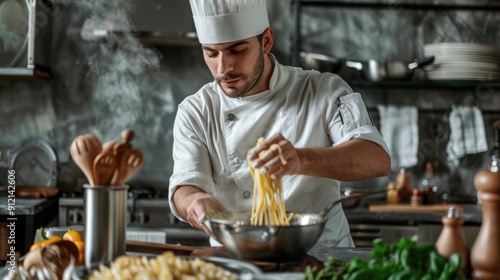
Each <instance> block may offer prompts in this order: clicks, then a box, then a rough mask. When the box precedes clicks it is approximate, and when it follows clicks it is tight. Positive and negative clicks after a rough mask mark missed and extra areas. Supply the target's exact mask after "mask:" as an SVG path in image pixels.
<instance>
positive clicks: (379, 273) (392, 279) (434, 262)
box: [304, 237, 466, 280]
mask: <svg viewBox="0 0 500 280" xmlns="http://www.w3.org/2000/svg"><path fill="white" fill-rule="evenodd" d="M462 262H463V260H462V256H461V255H459V254H454V255H452V256H451V257H450V258H449V259H446V258H445V257H443V256H441V255H440V254H439V253H438V252H437V251H436V247H435V246H434V244H417V242H416V241H415V240H413V239H410V238H406V237H403V238H401V239H399V240H398V241H396V242H395V244H387V243H385V242H384V241H383V240H381V239H376V240H374V241H373V251H372V253H371V255H370V259H369V260H368V261H365V260H363V259H360V258H357V257H355V258H353V259H351V261H349V262H346V263H345V262H342V261H340V260H338V259H335V258H333V257H329V258H328V260H327V262H326V263H325V266H324V267H323V268H322V269H320V270H318V269H317V268H316V267H313V268H311V267H307V268H306V273H305V274H304V280H326V279H328V280H330V279H332V280H357V279H370V280H379V279H380V280H386V279H387V280H399V279H405V280H412V279H415V280H430V279H439V280H449V279H456V280H462V279H466V278H465V276H464V275H463V274H462V273H461V272H460V268H461V266H462Z"/></svg>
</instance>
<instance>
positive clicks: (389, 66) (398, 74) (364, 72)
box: [345, 56, 435, 82]
mask: <svg viewBox="0 0 500 280" xmlns="http://www.w3.org/2000/svg"><path fill="white" fill-rule="evenodd" d="M434 60H435V58H434V56H431V57H423V58H419V59H416V60H415V61H413V62H407V61H379V60H375V59H369V60H366V61H351V60H348V61H346V62H345V64H346V66H347V67H349V68H352V69H356V70H358V71H359V73H361V76H362V77H363V78H364V79H366V80H368V81H372V82H379V81H387V80H411V79H412V78H413V75H414V73H415V69H417V68H419V67H422V66H425V65H428V64H431V63H433V62H434Z"/></svg>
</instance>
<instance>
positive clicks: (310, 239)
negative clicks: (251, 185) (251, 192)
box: [200, 190, 385, 261]
mask: <svg viewBox="0 0 500 280" xmlns="http://www.w3.org/2000/svg"><path fill="white" fill-rule="evenodd" d="M382 192H385V190H383V191H366V192H365V193H360V194H358V195H352V196H349V197H344V198H342V199H339V200H336V201H334V202H332V203H331V204H330V205H329V206H328V207H327V208H325V209H324V210H323V211H321V213H319V214H309V213H294V214H293V218H292V220H291V221H290V226H252V225H250V216H251V213H250V211H225V212H213V213H207V214H206V215H204V216H202V217H201V219H200V220H201V221H202V222H204V223H205V224H206V225H207V226H208V227H209V228H210V229H211V231H212V232H213V234H214V237H215V239H216V240H217V241H218V242H219V243H221V244H222V245H224V247H225V248H226V249H227V250H228V251H229V252H231V253H233V254H234V255H236V256H237V257H238V258H241V259H249V260H266V261H269V260H272V261H289V260H298V259H301V258H303V257H304V256H305V255H306V254H307V251H309V250H310V249H311V248H312V247H313V246H314V245H315V244H316V243H317V242H318V240H319V238H320V237H321V234H322V233H323V230H324V228H325V224H326V221H327V216H328V213H329V212H330V211H331V209H332V208H333V207H334V206H335V205H337V204H338V203H342V202H344V201H347V200H351V199H356V198H359V197H362V196H367V195H371V194H376V193H382Z"/></svg>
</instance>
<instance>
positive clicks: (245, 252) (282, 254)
mask: <svg viewBox="0 0 500 280" xmlns="http://www.w3.org/2000/svg"><path fill="white" fill-rule="evenodd" d="M203 219H204V221H205V224H207V226H208V227H209V228H210V229H211V230H212V232H213V233H214V236H215V238H216V239H217V241H219V242H220V243H221V244H222V245H224V247H225V248H226V249H227V250H228V251H230V252H231V253H233V254H234V255H236V256H237V257H238V258H241V259H248V260H272V261H285V260H298V259H301V258H303V257H304V256H305V255H306V254H307V251H309V250H310V249H311V248H312V247H313V246H314V245H315V244H316V243H317V242H318V240H319V238H320V236H321V234H322V233H323V230H324V228H325V224H326V219H325V218H324V217H323V216H322V215H320V214H294V217H293V218H292V220H291V221H290V226H252V225H250V211H241V212H232V211H226V212H217V213H209V214H207V215H205V217H204V218H203Z"/></svg>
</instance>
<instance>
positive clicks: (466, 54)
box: [424, 42, 500, 82]
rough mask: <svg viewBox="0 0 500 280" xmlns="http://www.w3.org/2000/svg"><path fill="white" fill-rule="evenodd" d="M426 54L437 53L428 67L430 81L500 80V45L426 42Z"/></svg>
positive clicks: (433, 54)
mask: <svg viewBox="0 0 500 280" xmlns="http://www.w3.org/2000/svg"><path fill="white" fill-rule="evenodd" d="M424 55H425V56H426V57H428V56H434V57H435V61H434V63H433V64H430V65H427V66H424V71H425V74H426V76H427V79H429V80H474V81H483V82H488V81H494V80H500V48H499V47H497V46H495V45H488V44H478V43H458V42H453V43H432V44H425V45H424Z"/></svg>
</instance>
